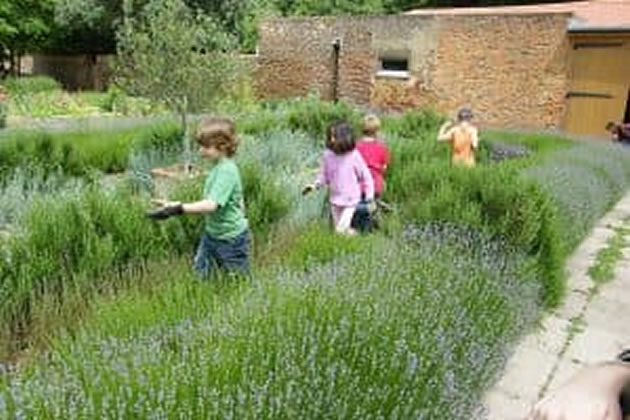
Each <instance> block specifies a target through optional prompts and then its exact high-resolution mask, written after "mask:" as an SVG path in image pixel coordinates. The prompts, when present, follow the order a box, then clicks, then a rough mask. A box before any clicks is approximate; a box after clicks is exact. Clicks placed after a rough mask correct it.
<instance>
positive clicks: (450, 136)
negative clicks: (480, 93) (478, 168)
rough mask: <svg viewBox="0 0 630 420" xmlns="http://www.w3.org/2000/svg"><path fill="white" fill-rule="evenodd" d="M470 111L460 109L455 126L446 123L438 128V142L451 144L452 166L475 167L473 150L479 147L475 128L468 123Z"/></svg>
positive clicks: (471, 116)
mask: <svg viewBox="0 0 630 420" xmlns="http://www.w3.org/2000/svg"><path fill="white" fill-rule="evenodd" d="M472 118H473V114H472V111H471V110H470V109H468V108H462V109H460V110H459V112H458V113H457V124H455V125H452V123H451V122H450V121H446V122H445V123H444V124H442V126H441V127H440V132H439V133H438V138H437V139H438V141H448V142H450V143H451V162H452V163H453V164H454V165H464V166H467V167H469V168H471V167H473V166H475V150H476V149H477V147H478V146H479V134H478V132H477V127H475V126H474V125H472V123H471V122H470V121H471V120H472Z"/></svg>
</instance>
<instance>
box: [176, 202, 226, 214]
mask: <svg viewBox="0 0 630 420" xmlns="http://www.w3.org/2000/svg"><path fill="white" fill-rule="evenodd" d="M182 207H183V208H184V213H188V214H205V213H212V212H213V211H215V210H216V209H217V208H218V207H219V205H218V204H217V203H216V202H214V201H212V200H208V199H206V200H200V201H195V202H192V203H184V204H182Z"/></svg>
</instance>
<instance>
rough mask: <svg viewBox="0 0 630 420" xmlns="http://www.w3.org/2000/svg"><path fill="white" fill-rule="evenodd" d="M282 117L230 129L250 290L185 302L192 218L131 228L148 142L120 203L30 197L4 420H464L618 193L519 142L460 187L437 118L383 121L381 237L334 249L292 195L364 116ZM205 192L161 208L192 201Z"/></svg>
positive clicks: (150, 150)
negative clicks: (26, 360)
mask: <svg viewBox="0 0 630 420" xmlns="http://www.w3.org/2000/svg"><path fill="white" fill-rule="evenodd" d="M275 107H276V108H265V109H264V110H263V111H261V113H260V114H257V115H258V118H259V120H256V115H254V114H250V115H249V116H248V118H246V119H243V120H241V121H240V124H239V130H240V133H241V136H242V142H241V144H242V146H241V149H240V150H239V153H238V155H237V162H238V164H239V167H240V168H241V172H242V176H243V182H244V188H245V198H246V200H247V203H246V204H247V208H248V216H249V218H250V225H251V227H252V230H253V231H254V236H255V237H256V243H257V245H256V246H257V248H258V250H257V252H256V253H255V256H256V258H255V260H254V266H255V281H253V282H250V283H248V282H245V283H238V284H229V283H224V282H220V281H219V282H217V283H215V284H211V285H208V284H203V283H201V284H200V283H199V282H197V281H195V279H194V276H193V273H191V271H190V268H189V267H190V264H189V259H190V257H191V255H192V252H193V249H194V247H195V243H196V241H197V240H198V235H199V231H200V228H201V219H199V218H193V217H182V218H178V219H175V220H169V221H167V222H166V223H162V224H155V223H151V222H149V221H147V220H146V219H145V218H144V211H145V210H146V207H147V205H148V203H147V195H146V194H145V193H147V192H148V193H150V188H151V185H149V184H152V183H151V182H149V184H143V182H140V181H141V180H145V179H151V169H154V168H156V167H168V166H169V163H164V162H165V160H164V159H165V155H163V154H161V153H162V152H160V153H158V155H159V156H158V155H155V154H154V152H156V150H157V149H160V147H159V142H157V141H153V142H149V143H147V144H149V145H148V146H147V147H145V148H139V149H136V151H135V152H134V153H135V158H134V160H132V163H133V164H132V165H131V171H130V176H132V181H134V180H135V181H134V183H132V185H135V187H134V188H130V189H129V188H120V189H116V190H115V191H103V190H101V189H100V188H98V187H94V186H86V187H85V189H78V190H77V191H76V194H74V195H72V196H70V197H69V198H68V199H66V200H63V201H60V200H57V199H55V197H54V196H49V197H48V196H37V195H35V196H33V198H34V199H33V200H32V203H31V204H29V205H28V206H27V207H26V208H25V212H26V214H25V217H24V219H21V220H22V221H21V227H20V232H21V233H20V235H19V236H18V237H16V238H15V241H11V242H10V243H9V244H8V246H9V255H10V256H11V264H6V261H4V262H5V264H3V265H0V274H2V277H3V279H5V281H4V283H3V289H2V291H3V293H4V295H3V296H6V297H7V299H4V300H3V301H2V302H3V306H2V311H0V316H1V317H2V322H4V323H5V325H13V326H14V328H13V330H16V329H18V327H19V328H22V329H23V328H24V327H25V326H27V327H28V330H29V331H30V333H31V334H33V335H31V336H30V340H31V341H30V342H29V341H28V340H27V341H26V343H24V344H30V345H36V344H37V340H36V337H37V334H36V332H37V331H47V332H48V333H49V335H48V336H47V338H46V340H45V341H46V342H47V345H46V350H47V351H46V356H45V357H44V358H43V359H42V360H41V361H40V360H37V359H35V360H32V361H31V362H30V364H29V366H28V367H27V368H24V369H21V370H20V371H18V372H14V373H11V374H9V375H5V376H3V377H2V378H1V379H0V398H1V399H2V401H4V402H5V403H4V405H0V416H8V417H11V416H16V415H17V413H18V411H19V413H22V414H23V415H25V416H27V417H35V418H37V417H48V418H82V417H88V418H91V417H133V416H139V417H145V416H149V415H152V414H155V413H156V412H160V413H163V414H164V415H166V416H172V417H177V416H183V417H186V418H196V417H212V416H215V417H220V418H224V417H229V416H232V417H237V418H278V417H286V418H311V417H322V418H328V417H344V418H346V417H357V418H378V417H397V418H423V417H424V418H460V417H471V416H473V414H474V412H475V410H476V409H477V408H478V404H479V396H480V395H481V393H482V392H483V390H484V389H485V387H486V386H487V385H488V384H489V383H490V382H491V380H492V378H493V377H494V375H495V374H497V373H498V372H499V371H500V369H501V367H502V364H503V363H504V361H505V358H506V355H507V354H508V353H509V351H510V349H511V346H512V345H513V343H514V342H515V341H516V340H517V339H518V338H519V336H520V335H521V334H523V333H524V332H526V331H527V330H528V328H531V327H532V326H533V325H534V321H535V320H536V318H537V316H538V315H539V314H540V313H541V310H542V308H550V307H553V306H554V305H557V304H558V302H559V301H560V300H561V298H562V296H563V288H564V272H563V265H564V262H565V259H566V256H567V255H568V253H569V252H570V251H571V249H572V248H573V247H574V246H575V245H576V244H577V243H578V242H579V240H580V239H581V238H582V237H583V236H584V235H585V234H586V233H587V232H588V230H589V229H590V227H591V226H592V223H593V222H594V221H595V220H597V218H598V217H600V216H601V215H602V214H603V212H605V211H606V210H607V209H608V208H610V206H611V205H612V204H613V203H614V202H615V201H616V200H617V199H618V198H619V197H620V196H621V195H622V194H624V192H625V191H626V190H627V189H628V187H629V186H630V171H629V170H628V168H629V167H630V165H629V163H630V157H629V156H628V154H627V153H622V151H621V150H620V149H618V148H614V147H612V146H611V147H607V146H601V145H595V146H589V145H583V144H576V143H572V142H569V141H560V144H558V145H548V144H545V143H544V142H545V141H552V140H550V139H548V138H546V139H543V138H540V137H536V136H530V135H522V136H521V137H519V135H513V136H512V137H511V138H510V141H514V142H515V143H519V142H521V143H523V144H525V145H527V146H528V147H530V148H531V150H532V154H531V155H530V156H528V157H526V158H523V159H514V160H507V161H505V162H502V163H496V164H492V165H491V164H490V161H489V155H483V156H481V158H480V165H479V167H478V168H475V169H474V170H468V169H463V168H453V167H451V166H450V165H449V164H448V156H447V154H448V150H447V149H446V147H444V145H440V144H438V143H437V142H436V141H435V132H436V130H437V125H438V124H439V121H440V118H439V117H438V116H435V115H434V114H430V113H423V112H419V113H410V114H407V115H405V116H403V117H402V118H395V119H394V118H392V119H386V121H385V122H384V125H385V127H386V130H387V131H386V139H387V141H388V142H389V144H390V147H391V148H392V154H393V161H392V162H393V163H392V167H391V170H390V173H389V175H388V180H387V181H388V186H387V192H386V197H385V198H386V199H387V200H388V201H389V202H392V203H394V204H395V205H396V208H397V211H396V213H395V214H391V215H388V218H387V222H386V223H385V226H384V228H383V229H382V230H381V232H380V233H378V234H376V235H373V236H369V237H360V238H340V237H338V236H335V235H332V234H331V233H330V232H329V231H328V229H327V228H326V227H325V223H324V224H323V225H322V223H321V214H322V200H323V196H321V195H315V196H313V197H309V198H306V199H303V198H302V197H301V196H300V194H299V191H300V187H301V186H302V185H303V184H305V183H306V182H308V181H310V178H311V177H312V174H313V171H316V168H317V166H318V162H319V157H320V155H321V146H319V145H321V144H322V142H323V140H322V133H323V130H324V127H326V124H328V122H330V121H331V120H335V119H338V118H340V117H344V118H347V119H350V120H352V121H356V120H357V118H356V116H357V114H358V113H357V111H356V110H353V109H351V108H349V107H346V106H345V105H343V104H338V105H331V104H318V103H317V102H315V101H312V100H311V101H310V102H309V101H302V102H300V103H298V104H297V105H295V104H293V103H289V104H287V105H286V107H285V105H283V104H276V105H275ZM287 110H291V111H287ZM291 115H292V116H293V117H291ZM295 116H301V119H299V118H294V117H295ZM270 121H272V122H271V123H270ZM274 121H275V122H277V127H276V126H275V124H276V123H275V122H274ZM270 126H271V127H273V129H270V128H269V127H270ZM160 150H163V149H160ZM180 152H181V151H180V150H173V151H171V152H169V153H171V156H170V159H171V161H170V163H173V162H177V161H180V160H179V159H180V157H181V154H180ZM155 156H158V157H155ZM158 161H159V162H161V163H159V164H157V163H155V164H154V163H151V162H158ZM180 169H181V168H180ZM175 172H177V171H175ZM201 182H202V179H200V178H194V179H185V180H182V181H179V182H176V183H175V185H173V186H172V187H170V189H169V190H168V191H167V194H168V198H170V199H174V200H190V199H195V198H197V197H199V194H200V191H201ZM143 185H144V186H146V188H145V187H143ZM568 191H575V193H574V194H567V192H568ZM584 203H590V204H588V205H585V204H584ZM261 250H263V251H265V252H260V251H261ZM35 255H37V256H38V257H37V258H33V256H35ZM263 256H264V259H262V258H263ZM140 285H142V286H140ZM73 302H74V304H73ZM79 303H80V304H79ZM78 305H79V306H78ZM77 307H79V308H81V310H80V313H82V314H83V316H82V317H80V319H76V317H72V316H70V315H69V314H70V313H72V311H77ZM63 314H66V315H63ZM64 330H65V331H68V332H69V334H68V335H66V334H62V333H61V332H60V331H64ZM9 332H10V331H9ZM11 338H13V339H14V338H15V337H11V336H10V335H8V336H5V337H4V340H5V342H4V343H5V344H3V346H4V347H3V348H4V349H5V351H6V343H7V341H6V340H10V339H11ZM42 341H43V340H42ZM82 378H91V380H90V381H85V380H83V379H82Z"/></svg>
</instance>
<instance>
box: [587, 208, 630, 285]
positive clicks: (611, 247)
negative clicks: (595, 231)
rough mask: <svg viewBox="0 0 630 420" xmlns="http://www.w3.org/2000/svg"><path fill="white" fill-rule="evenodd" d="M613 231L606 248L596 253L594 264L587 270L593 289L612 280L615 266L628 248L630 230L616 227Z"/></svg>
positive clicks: (624, 227)
mask: <svg viewBox="0 0 630 420" xmlns="http://www.w3.org/2000/svg"><path fill="white" fill-rule="evenodd" d="M625 222H626V223H627V222H628V220H626V221H625ZM614 231H615V234H614V235H613V236H612V237H611V238H610V239H609V240H608V242H607V243H606V247H605V248H602V249H600V250H599V251H598V252H597V256H596V257H595V263H594V264H593V265H592V266H590V267H589V269H588V275H589V277H590V278H591V279H592V280H593V282H595V287H599V286H601V285H602V284H604V283H606V282H609V281H611V280H613V278H614V276H615V271H614V270H615V266H616V265H617V263H618V262H619V260H621V258H622V257H623V250H624V249H625V248H626V247H627V246H628V240H627V236H628V235H629V234H630V228H628V227H626V226H618V227H616V228H615V229H614Z"/></svg>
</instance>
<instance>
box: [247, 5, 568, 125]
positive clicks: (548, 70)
mask: <svg viewBox="0 0 630 420" xmlns="http://www.w3.org/2000/svg"><path fill="white" fill-rule="evenodd" d="M567 19H568V15H566V14H545V15H541V14H537V15H514V16H512V15H508V16H506V15H502V16H493V15H487V16H483V15H480V16H408V15H394V16H382V17H338V18H289V19H270V20H267V21H265V22H264V23H263V24H262V26H261V31H260V33H261V38H260V43H259V57H258V67H257V71H256V81H257V89H258V92H259V94H260V95H261V96H263V97H287V96H298V95H304V94H306V93H308V92H311V91H315V92H318V93H319V94H320V95H321V97H322V98H324V99H332V98H333V94H334V92H335V87H334V85H335V58H334V49H333V46H332V45H333V42H334V40H335V39H340V40H341V41H342V45H341V50H340V53H339V59H338V72H339V77H338V78H337V82H336V83H337V93H338V98H339V99H344V100H348V101H350V102H354V103H356V104H360V105H367V106H371V107H373V108H384V109H389V110H403V109H407V108H413V107H433V108H435V109H437V110H439V111H442V112H446V113H450V114H452V113H453V112H454V111H455V110H456V109H457V108H458V107H460V106H462V105H470V106H471V107H473V109H474V110H475V111H476V114H477V116H478V121H479V122H480V123H482V124H487V125H497V126H514V127H558V126H560V125H561V123H562V119H563V116H564V112H565V95H566V92H567V91H568V53H569V43H568V38H567V33H566V26H567ZM386 56H393V57H405V58H407V59H408V64H409V77H408V78H405V79H396V78H391V77H384V76H380V75H378V70H379V69H380V60H379V58H380V57H386Z"/></svg>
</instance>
